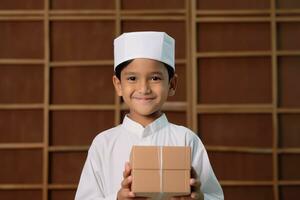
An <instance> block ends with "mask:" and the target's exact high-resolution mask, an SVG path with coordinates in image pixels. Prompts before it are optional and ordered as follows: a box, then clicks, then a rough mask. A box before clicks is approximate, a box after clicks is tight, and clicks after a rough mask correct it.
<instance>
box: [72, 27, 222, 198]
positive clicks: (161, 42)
mask: <svg viewBox="0 0 300 200" xmlns="http://www.w3.org/2000/svg"><path fill="white" fill-rule="evenodd" d="M174 49H175V41H174V39H173V38H171V37H170V36H168V35H167V34H166V33H163V32H132V33H125V34H122V35H121V36H119V37H118V38H116V39H115V41H114V70H115V75H114V76H113V84H114V86H115V89H116V92H117V94H118V95H119V96H121V97H122V98H123V100H124V102H125V103H126V104H127V105H128V107H129V113H128V114H127V115H126V116H125V118H124V120H123V123H122V124H121V125H119V126H117V127H114V128H112V129H109V130H106V131H104V132H102V133H101V134H99V135H98V136H96V138H95V139H94V141H93V143H92V145H91V147H90V149H89V152H88V156H87V160H86V163H85V165H84V168H83V171H82V174H81V178H80V182H79V185H78V189H77V193H76V197H75V199H76V200H88V199H89V200H91V199H93V200H96V199H97V200H100V199H110V200H116V199H118V200H123V199H135V198H136V197H135V194H134V193H133V192H132V191H131V190H130V186H131V182H132V177H131V168H130V166H129V164H128V163H127V160H128V159H129V155H130V151H131V147H132V146H133V145H152V146H153V145H154V146H190V147H191V150H192V163H191V164H192V168H193V171H194V172H195V175H194V177H192V178H191V180H190V184H191V190H192V193H191V194H190V195H188V196H184V197H176V198H175V197H174V199H180V198H181V199H203V197H204V199H205V200H215V199H224V197H223V192H222V189H221V187H220V185H219V183H218V181H217V179H216V177H215V175H214V173H213V170H212V168H211V165H210V163H209V160H208V156H207V152H206V150H205V148H204V146H203V144H202V142H201V141H200V139H199V138H198V137H197V135H196V134H195V133H193V132H192V131H191V130H189V129H187V128H185V127H182V126H177V125H174V124H171V123H169V122H168V120H167V118H166V116H165V114H164V113H162V111H161V108H162V105H163V103H164V102H165V101H166V100H167V97H168V96H173V95H174V94H175V90H176V86H177V75H176V74H175V73H174V72H175V64H174V62H175V58H174ZM124 164H125V166H124Z"/></svg>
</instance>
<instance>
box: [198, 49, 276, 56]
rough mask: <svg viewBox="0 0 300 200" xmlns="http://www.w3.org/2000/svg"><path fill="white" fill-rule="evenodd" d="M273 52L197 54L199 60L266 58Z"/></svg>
mask: <svg viewBox="0 0 300 200" xmlns="http://www.w3.org/2000/svg"><path fill="white" fill-rule="evenodd" d="M271 55H272V53H271V51H236V52H197V54H196V56H197V58H227V57H266V56H271Z"/></svg>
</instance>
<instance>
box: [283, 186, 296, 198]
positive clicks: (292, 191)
mask: <svg viewBox="0 0 300 200" xmlns="http://www.w3.org/2000/svg"><path fill="white" fill-rule="evenodd" d="M299 196H300V187H299V186H281V187H280V200H291V199H298V198H299Z"/></svg>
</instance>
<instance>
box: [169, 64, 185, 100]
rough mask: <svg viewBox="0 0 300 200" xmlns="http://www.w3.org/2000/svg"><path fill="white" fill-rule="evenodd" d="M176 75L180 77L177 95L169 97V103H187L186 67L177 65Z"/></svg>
mask: <svg viewBox="0 0 300 200" xmlns="http://www.w3.org/2000/svg"><path fill="white" fill-rule="evenodd" d="M176 74H177V75H178V86H177V89H176V93H175V95H174V96H172V97H168V101H186V83H187V80H186V67H185V66H184V65H176Z"/></svg>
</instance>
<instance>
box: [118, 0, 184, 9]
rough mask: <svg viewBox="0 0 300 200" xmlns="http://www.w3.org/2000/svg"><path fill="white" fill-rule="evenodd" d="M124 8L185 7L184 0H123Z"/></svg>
mask: <svg viewBox="0 0 300 200" xmlns="http://www.w3.org/2000/svg"><path fill="white" fill-rule="evenodd" d="M121 2H122V8H123V9H180V8H181V9H183V8H184V7H185V6H184V4H185V1H184V0H165V1H161V0H143V1H140V0H134V1H133V0H122V1H121Z"/></svg>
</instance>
